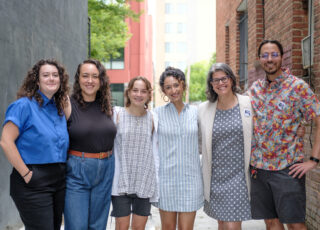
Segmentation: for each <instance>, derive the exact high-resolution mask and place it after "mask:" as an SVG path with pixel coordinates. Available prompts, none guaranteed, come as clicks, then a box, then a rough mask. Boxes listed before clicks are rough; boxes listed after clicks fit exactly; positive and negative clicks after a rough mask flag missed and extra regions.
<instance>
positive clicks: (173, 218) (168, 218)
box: [160, 209, 177, 230]
mask: <svg viewBox="0 0 320 230" xmlns="http://www.w3.org/2000/svg"><path fill="white" fill-rule="evenodd" d="M160 218H161V229H162V230H176V226H177V212H167V211H164V210H161V209H160Z"/></svg>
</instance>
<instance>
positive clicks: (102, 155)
mask: <svg viewBox="0 0 320 230" xmlns="http://www.w3.org/2000/svg"><path fill="white" fill-rule="evenodd" d="M68 153H69V154H71V155H73V156H77V157H82V156H83V157H85V158H97V159H104V158H108V157H110V156H111V155H112V150H110V151H108V152H100V153H84V152H79V151H76V150H71V149H69V151H68Z"/></svg>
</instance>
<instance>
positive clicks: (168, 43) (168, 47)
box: [165, 42, 173, 53]
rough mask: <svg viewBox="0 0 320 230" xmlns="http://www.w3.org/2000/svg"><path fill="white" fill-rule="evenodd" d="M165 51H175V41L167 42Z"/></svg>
mask: <svg viewBox="0 0 320 230" xmlns="http://www.w3.org/2000/svg"><path fill="white" fill-rule="evenodd" d="M165 52H166V53H173V43H172V42H166V43H165Z"/></svg>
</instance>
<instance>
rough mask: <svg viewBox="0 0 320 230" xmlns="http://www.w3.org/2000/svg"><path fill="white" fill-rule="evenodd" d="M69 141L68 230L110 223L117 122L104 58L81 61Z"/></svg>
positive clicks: (97, 228)
mask: <svg viewBox="0 0 320 230" xmlns="http://www.w3.org/2000/svg"><path fill="white" fill-rule="evenodd" d="M65 112H66V118H67V120H68V131H69V137H70V145H69V151H68V153H69V154H68V161H67V189H66V197H65V210H64V215H65V229H66V230H81V229H95V230H100V229H101V230H102V229H105V228H106V224H107V220H108V215H109V207H110V201H111V186H112V180H113V174H114V156H113V154H112V148H113V141H114V138H115V135H116V126H115V125H114V123H113V121H112V119H111V116H112V108H111V93H110V85H109V79H108V77H107V75H106V70H105V68H104V67H103V66H102V64H101V63H100V62H99V61H96V60H86V61H84V62H83V63H81V64H80V65H79V66H78V69H77V73H76V75H75V83H74V85H73V95H72V96H71V98H70V103H69V106H68V108H67V109H66V111H65Z"/></svg>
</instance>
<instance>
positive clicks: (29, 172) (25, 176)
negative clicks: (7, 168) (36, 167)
mask: <svg viewBox="0 0 320 230" xmlns="http://www.w3.org/2000/svg"><path fill="white" fill-rule="evenodd" d="M30 172H31V170H29V171H28V172H27V173H26V175H24V176H23V178H25V177H26V176H28V175H29V173H30Z"/></svg>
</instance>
